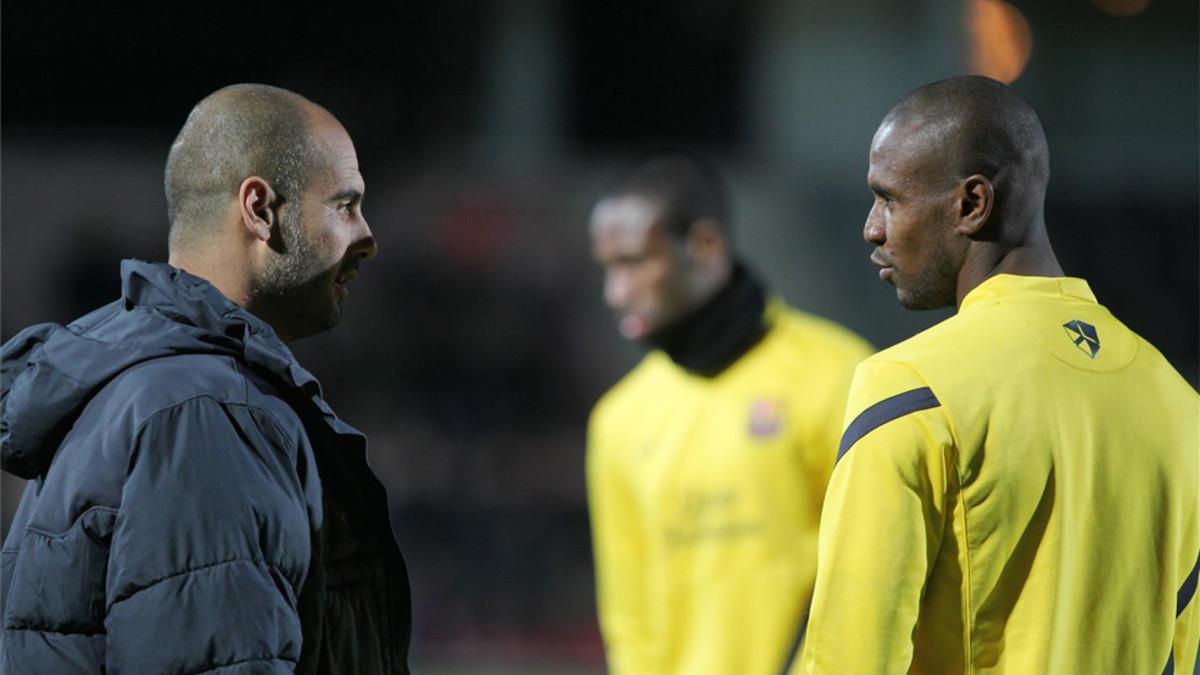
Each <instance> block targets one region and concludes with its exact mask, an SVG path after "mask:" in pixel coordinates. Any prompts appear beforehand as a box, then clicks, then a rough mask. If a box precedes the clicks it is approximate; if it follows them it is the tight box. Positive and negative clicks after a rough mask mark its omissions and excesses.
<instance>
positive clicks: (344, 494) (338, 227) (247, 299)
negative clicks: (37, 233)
mask: <svg viewBox="0 0 1200 675" xmlns="http://www.w3.org/2000/svg"><path fill="white" fill-rule="evenodd" d="M363 190H364V184H363V178H362V175H361V174H360V173H359V169H358V159H357V156H356V155H355V151H354V145H353V143H352V142H351V140H350V137H349V135H348V134H347V133H346V130H345V129H344V128H343V127H342V125H341V124H339V123H338V121H337V120H336V119H334V117H333V116H332V115H331V114H330V113H329V112H328V111H326V110H325V109H324V108H322V107H320V106H318V105H316V104H314V103H312V102H310V101H308V100H306V99H304V98H302V97H300V96H298V95H296V94H293V93H291V92H288V91H284V90H282V89H277V88H274V87H268V86H265V85H235V86H232V87H226V88H224V89H221V90H219V91H217V92H215V93H213V94H212V95H210V96H209V97H207V98H205V99H204V100H203V101H201V102H200V103H199V104H198V105H197V106H196V107H195V108H194V109H193V110H192V112H191V114H190V115H189V116H188V119H187V122H186V124H185V125H184V127H183V129H182V130H181V131H180V132H179V136H178V138H177V139H176V140H175V143H174V145H173V146H172V147H171V151H170V154H169V156H168V159H167V169H166V192H167V206H168V211H169V217H170V221H171V231H170V264H165V263H148V262H140V261H135V260H126V261H125V262H124V263H122V265H121V281H122V297H121V298H120V299H119V300H117V301H115V302H113V303H112V304H109V305H106V306H104V307H101V308H100V309H98V310H96V311H94V312H92V313H91V314H88V315H87V316H85V317H83V318H81V319H78V320H77V321H75V322H73V323H71V324H70V325H69V326H67V327H62V326H58V325H53V324H42V325H39V326H33V327H31V328H28V329H26V330H25V331H23V332H21V333H20V334H18V335H17V336H16V337H14V338H13V339H12V340H11V341H9V342H8V343H7V344H5V345H4V347H3V376H4V378H3V390H2V396H3V398H2V399H0V401H2V402H3V405H2V410H3V416H2V422H3V424H2V426H0V446H2V453H3V463H4V470H5V471H8V472H10V473H13V474H15V475H17V476H20V477H22V478H26V479H29V483H28V486H27V488H26V490H25V494H24V497H23V498H22V500H21V505H20V507H19V509H18V511H17V514H16V517H15V519H14V521H13V524H12V529H11V531H10V533H9V536H8V540H7V541H5V542H4V553H3V558H2V560H3V565H2V566H0V592H2V594H3V597H4V608H3V614H4V617H3V618H4V630H3V636H2V641H0V651H2V652H3V664H2V667H0V671H3V672H4V673H7V674H9V675H16V674H18V673H83V672H91V673H99V672H108V673H168V672H170V673H200V672H206V673H207V672H217V671H220V672H221V673H229V674H230V675H233V674H235V673H292V672H299V673H314V674H315V673H355V674H356V675H384V674H387V675H392V674H399V673H407V672H408V666H407V652H408V641H409V597H408V579H407V576H406V573H405V571H404V562H403V559H402V558H401V556H400V551H399V549H398V548H397V547H396V543H395V541H394V540H393V538H392V534H391V529H390V526H389V524H388V516H387V500H386V495H385V494H384V490H383V487H382V486H381V485H380V484H379V482H378V481H376V480H375V478H374V476H373V475H372V474H371V471H370V469H369V468H368V467H367V464H366V458H365V454H364V451H365V447H366V443H365V439H364V437H363V435H362V434H361V433H359V432H358V431H357V430H355V429H353V428H352V427H350V426H349V425H347V424H346V423H344V422H342V421H341V420H340V419H338V417H337V416H336V415H335V414H334V413H333V411H332V410H331V409H330V408H329V405H328V404H326V403H325V401H324V400H323V399H322V398H321V389H320V386H319V385H318V383H317V381H316V379H315V378H314V377H313V376H312V375H310V374H309V373H308V372H307V371H305V370H304V369H303V368H302V367H301V366H300V364H299V363H297V362H296V360H295V358H294V357H293V356H292V353H291V351H290V350H289V349H288V348H287V347H286V346H285V345H284V342H287V341H291V340H295V339H298V338H302V337H305V336H308V335H312V334H313V333H317V332H320V331H323V330H327V329H329V328H332V327H333V326H334V325H335V324H337V323H338V319H339V318H340V316H341V305H342V301H343V299H344V298H345V296H346V293H347V290H346V285H347V283H348V282H349V281H351V280H352V279H353V278H354V277H355V275H356V274H357V269H358V265H359V263H360V262H361V261H363V260H365V259H367V258H370V257H372V256H374V255H375V250H376V248H375V240H374V238H373V236H372V235H371V230H370V229H369V228H368V227H367V222H366V220H365V219H364V218H363V214H362V209H361V201H362V197H363Z"/></svg>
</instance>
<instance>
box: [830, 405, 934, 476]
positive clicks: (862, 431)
mask: <svg viewBox="0 0 1200 675" xmlns="http://www.w3.org/2000/svg"><path fill="white" fill-rule="evenodd" d="M939 405H941V402H940V401H938V399H937V396H934V395H933V390H932V389H930V388H929V387H921V388H920V389H913V390H911V391H906V392H904V393H902V394H896V395H895V396H892V397H890V398H885V399H883V400H882V401H880V402H879V403H876V404H875V405H873V406H871V407H870V408H867V409H866V410H864V411H862V412H861V413H859V415H858V417H855V418H854V421H853V422H851V423H850V426H848V427H846V432H845V433H844V434H842V442H841V445H839V446H838V454H837V458H838V460H841V458H842V455H844V454H846V452H847V451H849V450H850V448H852V447H854V444H855V443H857V442H858V440H859V439H860V438H862V437H863V436H866V435H867V434H869V433H871V432H872V431H874V430H875V429H877V428H879V427H881V426H883V425H885V424H887V423H888V422H891V421H892V420H894V419H897V418H899V417H904V416H905V415H908V414H910V413H915V412H917V411H918V410H928V409H929V408H936V407H938V406H939Z"/></svg>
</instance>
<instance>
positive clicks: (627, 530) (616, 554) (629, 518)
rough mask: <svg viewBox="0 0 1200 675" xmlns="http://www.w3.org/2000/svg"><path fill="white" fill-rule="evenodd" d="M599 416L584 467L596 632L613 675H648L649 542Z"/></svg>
mask: <svg viewBox="0 0 1200 675" xmlns="http://www.w3.org/2000/svg"><path fill="white" fill-rule="evenodd" d="M600 417H601V413H600V411H599V410H597V411H596V412H595V413H593V415H592V418H591V421H590V422H589V424H588V448H589V449H588V453H587V467H586V470H587V487H588V490H587V492H588V511H589V513H590V516H591V523H592V541H593V544H592V545H593V551H594V556H595V566H596V574H597V577H596V597H597V604H598V609H599V615H600V621H601V625H600V628H601V631H602V632H603V634H604V642H605V649H606V651H607V657H608V664H609V670H610V672H611V673H613V675H642V674H646V675H651V674H652V673H654V672H655V668H654V657H653V655H652V654H651V649H652V648H653V645H652V644H651V640H650V636H651V631H650V630H649V628H648V626H645V625H644V622H645V620H646V617H647V616H648V614H649V613H648V611H647V607H646V603H647V593H646V590H645V587H646V583H647V581H646V579H645V577H644V576H643V575H644V570H645V569H646V558H647V553H648V551H647V545H648V542H647V538H646V536H645V535H644V534H643V533H642V532H641V529H642V526H641V522H642V519H641V518H640V516H639V514H638V510H637V503H636V499H635V495H634V494H633V485H632V484H631V483H630V482H629V481H628V480H626V478H625V476H624V471H623V469H624V466H623V464H622V463H621V462H619V461H618V459H619V458H618V457H616V453H618V452H619V451H620V449H621V448H620V447H619V441H618V440H617V439H615V438H613V437H612V434H611V433H606V430H605V428H604V425H603V424H602V422H601V421H600V419H599V418H600Z"/></svg>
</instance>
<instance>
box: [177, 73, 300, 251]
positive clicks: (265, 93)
mask: <svg viewBox="0 0 1200 675" xmlns="http://www.w3.org/2000/svg"><path fill="white" fill-rule="evenodd" d="M315 110H321V108H319V107H318V106H316V104H314V103H312V102H311V101H308V100H307V99H305V98H304V97H302V96H300V95H299V94H295V93H293V92H290V91H287V90H286V89H280V88H278V87H272V86H269V85H263V84H235V85H232V86H229V87H225V88H223V89H219V90H217V91H215V92H213V93H212V94H210V95H209V96H207V97H206V98H205V99H204V100H202V101H200V103H198V104H196V107H195V108H193V109H192V112H191V113H190V114H189V115H188V118H187V122H185V123H184V125H183V129H182V130H180V132H179V136H178V137H176V139H175V143H174V144H173V145H172V146H171V151H170V154H169V155H168V156H167V168H166V176H165V181H164V183H165V188H166V196H167V214H168V217H169V219H170V222H171V237H170V240H171V248H172V249H175V248H176V247H177V246H180V245H184V243H185V242H188V241H192V240H194V239H195V238H196V237H200V236H203V235H204V234H205V233H206V232H208V231H210V230H211V229H213V228H212V227H210V226H211V224H212V223H213V222H214V221H216V220H217V219H218V218H219V217H220V216H221V215H223V210H224V209H226V208H227V207H228V205H229V203H230V201H231V200H232V199H234V198H235V197H236V195H237V191H238V187H239V185H240V184H241V182H242V181H243V180H244V179H245V178H247V177H249V176H259V177H261V178H263V179H265V180H266V181H268V182H269V183H270V185H271V187H272V188H273V189H274V190H275V193H276V195H277V197H278V198H279V200H280V203H283V202H286V201H289V200H294V199H295V198H296V197H297V196H298V195H299V193H300V191H301V190H303V189H304V187H305V185H306V184H307V182H308V180H309V179H310V178H311V175H312V173H313V171H314V169H315V165H316V164H317V163H318V162H319V161H320V159H319V158H320V155H319V153H318V152H317V151H316V149H315V148H314V145H313V140H312V136H311V133H310V114H311V113H312V112H313V111H315Z"/></svg>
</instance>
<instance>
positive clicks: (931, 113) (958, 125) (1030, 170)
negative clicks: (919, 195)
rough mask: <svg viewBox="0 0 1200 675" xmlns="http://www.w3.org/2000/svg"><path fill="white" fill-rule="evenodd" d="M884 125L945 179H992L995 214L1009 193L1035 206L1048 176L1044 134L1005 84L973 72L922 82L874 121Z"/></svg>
mask: <svg viewBox="0 0 1200 675" xmlns="http://www.w3.org/2000/svg"><path fill="white" fill-rule="evenodd" d="M885 128H889V129H890V128H897V129H905V130H907V131H908V132H909V133H908V134H907V135H906V138H905V143H907V144H909V145H910V146H912V147H913V148H914V149H920V151H921V152H922V153H923V154H925V156H926V157H927V158H928V159H930V160H932V161H935V162H937V163H938V164H939V165H940V167H941V168H942V169H943V171H944V178H945V179H946V180H948V181H957V180H961V179H963V178H965V177H967V176H970V175H972V174H979V175H982V176H985V177H986V178H988V179H989V180H990V181H992V183H993V184H994V185H995V187H996V192H997V202H998V203H997V206H998V207H999V208H1000V213H998V214H997V215H1000V216H1001V218H1002V219H1004V218H1003V217H1004V215H1005V214H1004V210H1005V208H1006V207H1008V206H1010V205H1012V204H1010V203H1009V202H1011V200H1012V199H1013V198H1016V197H1023V198H1025V199H1031V200H1034V201H1036V202H1037V203H1038V205H1039V208H1040V203H1041V201H1042V200H1043V199H1044V197H1045V192H1046V184H1047V183H1048V182H1049V180H1050V151H1049V148H1048V146H1047V143H1046V132H1045V131H1044V130H1043V128H1042V122H1041V120H1040V119H1038V116H1037V113H1036V112H1034V110H1033V108H1032V107H1031V106H1030V105H1029V104H1028V103H1026V102H1025V100H1024V99H1022V98H1021V97H1020V96H1018V95H1017V93H1016V92H1014V91H1013V90H1012V89H1010V88H1009V87H1007V86H1006V85H1004V84H1002V83H1000V82H997V81H996V80H993V79H990V78H987V77H981V76H978V75H969V76H965V77H955V78H951V79H948V80H941V81H939V82H933V83H931V84H927V85H925V86H923V87H920V88H919V89H917V90H915V91H913V92H912V93H910V94H908V95H907V96H905V97H904V98H903V99H902V100H901V101H900V102H899V103H897V104H896V105H895V107H893V108H892V110H891V112H889V113H888V114H887V116H886V117H885V118H884V119H883V122H882V124H880V131H881V132H882V131H883V130H884V129H885ZM1023 201H1024V199H1023Z"/></svg>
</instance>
